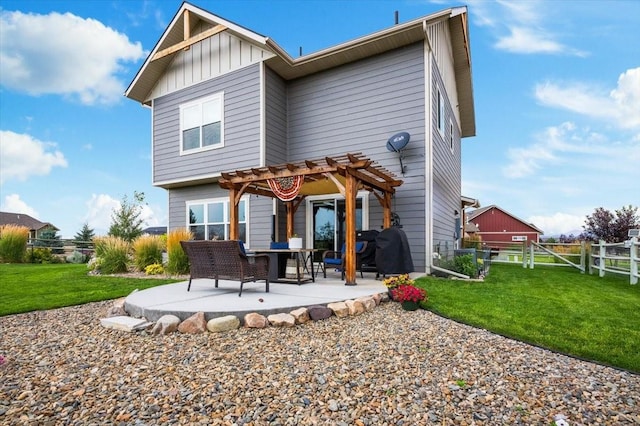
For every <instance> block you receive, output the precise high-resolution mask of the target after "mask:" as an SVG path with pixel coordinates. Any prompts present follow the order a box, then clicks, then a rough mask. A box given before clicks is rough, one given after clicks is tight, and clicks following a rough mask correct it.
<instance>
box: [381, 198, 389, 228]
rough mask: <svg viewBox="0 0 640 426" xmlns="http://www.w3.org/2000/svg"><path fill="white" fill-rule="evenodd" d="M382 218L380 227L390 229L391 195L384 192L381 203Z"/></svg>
mask: <svg viewBox="0 0 640 426" xmlns="http://www.w3.org/2000/svg"><path fill="white" fill-rule="evenodd" d="M382 209H383V212H384V217H383V219H382V227H383V228H384V229H387V228H391V193H390V192H387V191H385V193H384V202H383V203H382Z"/></svg>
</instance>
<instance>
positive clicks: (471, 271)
mask: <svg viewBox="0 0 640 426" xmlns="http://www.w3.org/2000/svg"><path fill="white" fill-rule="evenodd" d="M453 267H454V269H453V270H454V271H456V272H459V273H461V274H464V275H468V276H470V277H471V278H476V277H477V276H478V266H477V265H476V264H475V263H474V261H473V255H472V254H463V255H462V256H456V257H454V258H453Z"/></svg>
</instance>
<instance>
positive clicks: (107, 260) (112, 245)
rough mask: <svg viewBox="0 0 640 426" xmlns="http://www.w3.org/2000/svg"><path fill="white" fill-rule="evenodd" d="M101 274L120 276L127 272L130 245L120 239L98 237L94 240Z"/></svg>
mask: <svg viewBox="0 0 640 426" xmlns="http://www.w3.org/2000/svg"><path fill="white" fill-rule="evenodd" d="M93 243H94V244H95V248H96V257H97V258H98V266H99V268H100V269H99V270H100V272H102V273H104V274H118V273H121V272H127V264H128V261H129V251H130V245H129V243H128V242H126V241H125V240H124V239H122V238H120V237H96V238H94V239H93Z"/></svg>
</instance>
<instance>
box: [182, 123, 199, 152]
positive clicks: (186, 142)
mask: <svg viewBox="0 0 640 426" xmlns="http://www.w3.org/2000/svg"><path fill="white" fill-rule="evenodd" d="M195 148H200V128H199V127H196V128H195V129H188V130H183V131H182V149H183V150H184V151H186V150H188V149H195Z"/></svg>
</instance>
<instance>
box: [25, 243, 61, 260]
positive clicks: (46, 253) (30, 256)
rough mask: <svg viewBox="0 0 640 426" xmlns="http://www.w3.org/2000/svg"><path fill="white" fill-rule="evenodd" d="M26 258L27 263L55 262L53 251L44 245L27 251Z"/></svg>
mask: <svg viewBox="0 0 640 426" xmlns="http://www.w3.org/2000/svg"><path fill="white" fill-rule="evenodd" d="M26 259H27V262H29V263H55V261H54V259H55V257H54V256H53V251H52V250H51V249H50V248H46V247H35V248H33V249H31V250H29V251H27V256H26Z"/></svg>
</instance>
